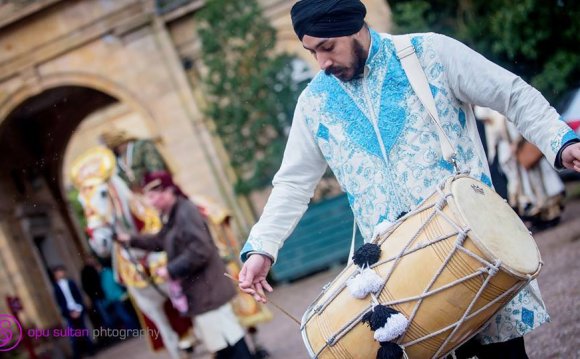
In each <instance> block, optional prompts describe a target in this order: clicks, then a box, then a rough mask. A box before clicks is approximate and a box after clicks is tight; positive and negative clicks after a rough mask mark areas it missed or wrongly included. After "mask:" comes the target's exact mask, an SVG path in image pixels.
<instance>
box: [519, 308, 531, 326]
mask: <svg viewBox="0 0 580 359" xmlns="http://www.w3.org/2000/svg"><path fill="white" fill-rule="evenodd" d="M514 314H517V313H514ZM522 322H524V324H526V325H527V326H528V327H532V326H533V325H534V312H532V311H531V310H527V309H526V308H522Z"/></svg>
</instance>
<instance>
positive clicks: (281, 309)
mask: <svg viewBox="0 0 580 359" xmlns="http://www.w3.org/2000/svg"><path fill="white" fill-rule="evenodd" d="M224 275H225V276H226V277H228V278H230V279H231V280H233V281H235V282H237V283H240V280H238V279H236V278H235V277H233V276H231V275H230V274H228V273H224ZM268 303H270V304H272V305H273V306H274V307H276V309H278V310H279V311H281V312H282V313H284V314H286V315H287V316H288V318H290V319H292V320H293V321H295V322H296V324H298V325H302V323H300V321H299V320H298V319H296V318H295V317H294V316H293V315H292V314H290V313H288V312H287V311H286V310H285V309H284V308H282V307H281V306H279V305H278V304H276V303H274V301H273V300H272V299H268Z"/></svg>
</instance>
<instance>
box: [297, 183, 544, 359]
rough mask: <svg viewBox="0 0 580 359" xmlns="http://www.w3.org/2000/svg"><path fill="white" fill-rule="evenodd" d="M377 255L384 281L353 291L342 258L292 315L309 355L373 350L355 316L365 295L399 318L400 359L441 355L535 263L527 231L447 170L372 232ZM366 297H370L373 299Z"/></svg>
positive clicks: (477, 187) (526, 277) (529, 275)
mask: <svg viewBox="0 0 580 359" xmlns="http://www.w3.org/2000/svg"><path fill="white" fill-rule="evenodd" d="M373 243H376V244H378V245H379V246H380V247H381V257H380V259H379V261H378V262H377V263H375V264H373V265H372V266H371V268H372V269H373V270H374V271H375V272H376V273H377V274H378V275H379V276H380V277H381V278H383V279H385V280H386V283H385V285H384V287H383V289H382V290H381V291H380V292H377V293H376V294H375V295H369V296H368V297H366V298H364V299H356V298H354V297H353V296H352V295H351V294H350V292H349V290H348V288H346V281H347V280H348V279H349V278H351V277H353V276H354V275H356V274H357V273H358V267H357V266H355V265H352V264H351V265H349V266H347V268H345V270H343V271H342V272H341V274H339V276H338V277H337V278H336V279H335V280H334V281H333V282H331V283H330V284H329V285H327V286H326V287H325V288H324V290H323V292H322V293H321V295H320V296H319V298H318V299H317V300H316V301H315V302H314V303H313V304H312V305H311V306H310V307H309V309H308V310H307V311H306V313H305V314H304V317H303V319H302V337H303V339H304V343H305V344H306V347H307V349H308V351H309V353H310V355H311V357H316V358H361V359H362V358H374V357H376V353H377V350H378V348H379V343H378V342H376V341H375V340H374V339H373V333H372V332H371V330H370V329H369V327H368V326H367V325H364V324H363V323H362V322H361V319H362V316H363V315H364V314H365V313H366V312H368V311H370V310H371V308H372V306H373V303H375V304H376V303H377V301H378V303H380V304H383V305H386V306H389V307H391V308H394V309H396V310H397V311H399V312H400V313H402V314H403V315H405V317H406V318H407V319H408V320H409V326H408V328H407V330H406V332H405V333H404V334H403V335H401V336H400V337H399V338H397V339H396V340H395V341H394V342H396V343H397V344H399V345H400V346H401V347H402V348H403V350H404V351H405V353H406V354H407V355H408V357H409V358H431V357H441V356H444V355H446V354H447V353H449V352H450V351H452V350H453V349H454V348H456V347H457V346H459V345H460V344H462V343H464V342H465V341H466V340H468V339H469V338H471V337H472V336H473V335H475V334H476V333H477V332H478V331H479V330H481V329H482V327H483V326H484V324H485V323H486V322H487V321H488V320H489V319H490V318H492V317H493V315H494V314H495V313H496V312H497V311H498V310H500V309H501V308H502V307H503V306H504V305H505V304H507V303H508V302H509V301H510V300H511V299H512V298H513V297H514V296H515V295H516V294H517V293H518V292H519V290H520V289H521V288H522V287H523V286H525V285H526V284H527V283H528V282H529V281H530V280H531V279H533V278H535V277H536V276H537V275H538V273H539V271H540V268H541V259H540V254H539V251H538V248H537V246H536V243H535V241H534V239H533V238H532V237H531V235H530V233H529V231H528V230H527V228H526V227H525V225H524V224H523V223H522V222H521V220H520V219H519V217H518V216H517V215H516V214H515V212H514V211H513V210H512V209H511V208H510V207H509V206H508V205H507V204H506V203H505V201H504V200H503V199H502V198H501V197H500V196H499V195H497V194H496V193H495V192H494V191H493V190H492V189H491V188H489V187H487V186H486V185H484V184H483V183H481V182H479V181H477V180H474V179H472V178H470V177H467V176H464V175H457V176H454V177H450V178H449V179H448V180H447V181H446V182H445V183H444V184H443V185H441V186H440V187H439V188H438V190H437V191H436V192H435V193H433V194H432V195H431V196H430V197H429V198H427V199H426V200H425V201H424V202H423V203H421V205H420V206H419V207H418V208H417V209H415V210H414V211H413V212H411V213H409V214H407V215H406V216H405V217H403V218H401V219H400V220H399V221H397V222H396V223H395V224H394V225H393V226H391V227H390V228H389V230H388V231H387V233H385V234H384V235H381V236H379V237H377V238H375V239H374V240H373ZM373 296H374V299H373Z"/></svg>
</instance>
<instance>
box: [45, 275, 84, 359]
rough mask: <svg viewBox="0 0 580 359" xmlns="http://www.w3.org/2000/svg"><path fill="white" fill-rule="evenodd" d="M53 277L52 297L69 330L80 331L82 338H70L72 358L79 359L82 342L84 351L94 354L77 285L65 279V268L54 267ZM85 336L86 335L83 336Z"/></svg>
mask: <svg viewBox="0 0 580 359" xmlns="http://www.w3.org/2000/svg"><path fill="white" fill-rule="evenodd" d="M52 273H53V276H54V296H55V299H56V302H57V304H58V306H59V308H60V312H61V314H62V316H63V317H64V318H65V319H66V321H67V326H68V327H69V328H71V329H75V330H77V329H78V330H80V333H82V334H83V335H82V336H76V335H75V336H71V337H70V340H71V344H72V350H73V358H75V359H76V358H81V351H82V350H81V345H82V344H81V343H82V342H84V346H85V348H86V351H87V352H88V353H89V354H90V355H92V354H93V353H94V347H93V342H92V340H91V338H90V336H89V330H88V328H87V327H86V325H85V314H86V311H85V306H84V304H83V297H82V295H81V291H80V290H79V287H78V286H77V284H76V283H75V282H74V281H72V280H71V279H69V278H68V277H67V272H66V267H65V266H63V265H58V266H55V267H54V268H53V270H52ZM84 334H86V335H84Z"/></svg>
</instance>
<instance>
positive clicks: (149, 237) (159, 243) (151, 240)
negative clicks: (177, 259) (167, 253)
mask: <svg viewBox="0 0 580 359" xmlns="http://www.w3.org/2000/svg"><path fill="white" fill-rule="evenodd" d="M129 246H130V247H135V248H140V249H144V250H146V251H153V252H161V251H163V250H164V249H163V237H162V236H161V235H158V234H134V235H131V240H130V241H129Z"/></svg>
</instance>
